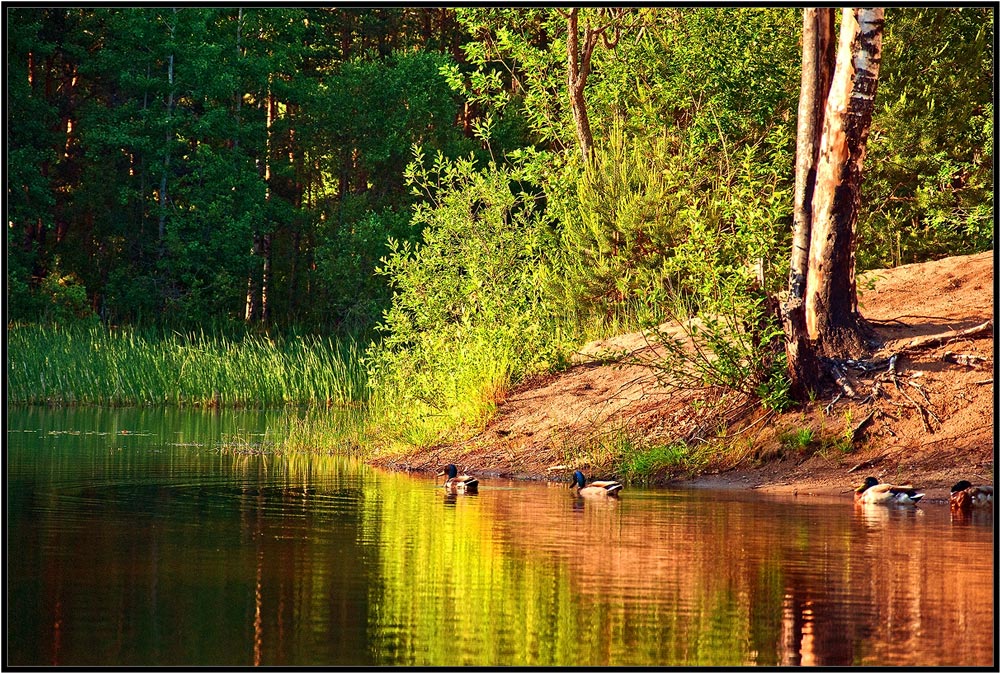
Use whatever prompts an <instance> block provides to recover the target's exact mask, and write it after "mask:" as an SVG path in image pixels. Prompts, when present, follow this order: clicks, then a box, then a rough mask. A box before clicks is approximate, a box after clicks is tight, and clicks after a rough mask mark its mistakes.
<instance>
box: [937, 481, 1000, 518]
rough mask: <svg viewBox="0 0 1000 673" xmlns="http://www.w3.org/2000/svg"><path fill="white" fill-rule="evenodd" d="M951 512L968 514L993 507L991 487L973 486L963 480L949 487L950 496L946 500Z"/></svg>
mask: <svg viewBox="0 0 1000 673" xmlns="http://www.w3.org/2000/svg"><path fill="white" fill-rule="evenodd" d="M948 502H949V503H950V504H951V508H952V509H953V510H957V511H960V512H968V511H969V510H971V509H974V508H979V507H992V506H993V487H992V486H973V485H972V484H971V483H969V482H968V481H966V480H965V479H963V480H962V481H960V482H958V483H957V484H955V485H954V486H952V487H951V496H950V497H949V498H948Z"/></svg>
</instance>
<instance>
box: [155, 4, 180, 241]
mask: <svg viewBox="0 0 1000 673" xmlns="http://www.w3.org/2000/svg"><path fill="white" fill-rule="evenodd" d="M176 29H177V8H176V7H175V8H174V23H173V24H172V25H171V26H170V42H171V49H173V41H174V31H175V30H176ZM167 83H168V84H169V86H170V89H169V90H168V91H167V133H166V137H165V138H164V140H163V141H164V148H163V173H162V174H161V175H160V218H159V227H158V229H157V235H158V239H157V241H158V246H159V256H161V257H162V256H163V252H164V246H165V244H166V243H165V241H164V239H165V237H166V233H167V205H168V203H169V199H168V198H167V175H168V173H169V172H170V145H171V141H172V140H173V129H172V128H171V125H172V119H173V115H174V54H173V52H172V51H171V53H170V55H169V56H168V57H167Z"/></svg>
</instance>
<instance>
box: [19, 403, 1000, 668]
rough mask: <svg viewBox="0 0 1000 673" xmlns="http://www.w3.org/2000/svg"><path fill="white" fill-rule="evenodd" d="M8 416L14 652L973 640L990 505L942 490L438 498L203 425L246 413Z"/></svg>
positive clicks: (444, 656)
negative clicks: (895, 504)
mask: <svg viewBox="0 0 1000 673" xmlns="http://www.w3.org/2000/svg"><path fill="white" fill-rule="evenodd" d="M11 419H13V420H9V423H10V425H9V427H8V436H7V439H8V442H9V445H10V446H9V452H8V475H7V476H8V484H7V486H8V489H7V505H8V506H7V517H8V525H9V539H10V555H9V566H8V569H9V575H8V579H9V583H8V589H7V591H8V596H9V599H10V606H11V607H10V609H11V610H12V612H11V613H10V614H16V616H17V619H16V620H10V629H9V633H8V643H9V644H10V645H11V649H10V657H11V663H14V664H19V665H25V664H42V665H45V664H64V665H86V664H95V665H123V666H139V665H183V664H201V665H253V664H264V665H286V666H305V665H342V666H352V665H435V666H441V665H444V666H447V665H463V664H469V665H529V666H545V665H621V666H642V665H661V666H669V665H676V666H693V665H719V666H729V665H740V664H750V665H768V666H771V665H795V664H818V665H851V664H855V665H869V666H870V665H914V664H928V665H953V666H955V665H988V664H991V663H992V649H991V648H992V642H993V627H992V624H993V622H992V617H993V599H992V596H993V584H992V562H991V559H992V550H993V535H992V528H991V525H990V524H991V520H987V521H985V523H984V522H981V521H978V522H977V521H970V522H954V521H951V520H950V519H949V518H948V510H947V507H946V506H938V507H934V506H930V505H929V506H927V507H925V508H923V509H922V510H920V511H891V510H889V509H887V508H879V509H873V510H855V509H853V508H852V506H851V505H850V501H849V500H847V501H846V503H845V502H842V501H839V500H835V501H834V502H833V503H823V502H819V501H816V500H815V499H803V500H801V501H794V500H789V499H785V500H781V499H777V500H774V499H767V498H760V497H755V496H753V494H739V493H722V494H719V493H710V492H698V491H643V490H641V489H631V490H629V491H628V492H626V494H624V496H623V497H622V499H621V501H620V502H617V503H591V502H586V503H585V502H581V501H578V500H576V499H574V498H573V497H572V496H571V495H570V494H569V493H568V491H567V489H566V488H565V487H564V486H563V487H555V486H553V487H547V486H545V485H543V484H531V483H520V482H518V483H515V482H506V481H503V480H491V479H484V480H483V486H482V492H481V493H480V495H479V496H475V497H474V496H461V497H449V496H447V495H446V494H445V493H444V490H443V489H441V488H440V487H439V485H438V483H439V482H438V481H437V480H436V479H435V478H434V477H432V476H426V475H407V474H400V473H383V472H379V471H375V470H371V469H368V468H366V467H364V466H363V465H361V464H360V463H358V462H356V461H354V460H352V459H350V458H348V457H345V456H340V455H326V456H317V455H305V454H295V455H288V456H277V457H276V456H268V455H242V454H232V453H226V452H220V451H219V450H217V444H218V443H219V442H221V441H224V438H225V437H228V436H232V435H233V434H241V436H244V437H257V436H261V435H262V434H265V433H266V432H267V431H268V429H269V428H272V427H276V426H277V427H281V423H282V422H283V421H282V420H281V419H278V420H277V421H276V420H275V419H274V418H273V417H269V416H267V415H263V416H259V415H255V414H249V415H241V414H238V413H231V412H226V413H224V414H220V415H215V414H210V413H209V414H205V413H190V412H180V413H179V415H178V412H176V411H174V412H170V413H164V412H157V411H144V410H110V411H106V410H24V411H18V412H16V413H14V414H11ZM122 430H126V431H127V432H126V433H125V434H122V433H121V431H122ZM886 559H891V562H887V561H886Z"/></svg>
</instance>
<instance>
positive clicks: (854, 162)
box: [783, 8, 884, 400]
mask: <svg viewBox="0 0 1000 673" xmlns="http://www.w3.org/2000/svg"><path fill="white" fill-rule="evenodd" d="M832 23H833V17H832V14H829V10H823V9H806V10H804V12H803V74H802V92H801V95H800V99H799V127H798V135H797V138H796V142H797V156H796V176H795V178H796V180H795V205H794V230H793V244H792V258H791V271H790V274H789V298H788V302H787V303H786V305H785V307H784V311H783V313H784V320H785V327H786V338H787V340H786V351H787V354H788V368H789V375H790V377H791V380H792V391H793V395H795V396H796V398H797V399H800V400H801V399H804V397H805V395H806V394H807V392H808V390H809V389H810V388H812V389H815V388H816V387H817V385H818V383H819V377H820V372H819V369H818V364H817V362H818V361H817V356H837V355H840V356H846V355H852V356H856V355H860V354H861V353H862V352H864V351H865V349H866V344H865V338H864V336H865V330H866V326H865V323H864V321H863V319H862V318H861V316H860V314H859V313H858V301H857V285H856V283H855V278H854V257H855V246H856V242H855V227H856V224H857V218H858V209H859V204H860V200H861V174H862V167H863V163H864V157H865V150H866V145H867V140H868V132H869V130H870V128H871V120H872V112H873V111H874V107H875V91H876V88H877V85H878V72H879V64H880V62H881V53H882V27H883V23H884V12H883V10H882V9H881V8H860V9H844V10H843V15H842V18H841V30H840V42H839V46H838V49H837V54H836V67H835V69H834V70H833V75H832V78H831V79H830V80H829V92H828V93H827V94H826V95H825V96H824V93H823V91H824V88H825V86H826V85H825V83H824V82H825V81H826V80H825V79H824V78H825V77H826V75H825V72H826V71H825V70H824V66H823V64H824V63H832V62H833V58H832V56H831V52H830V47H828V46H826V43H827V42H829V43H830V44H831V45H832V40H831V39H829V38H830V36H832ZM828 24H829V25H828ZM824 99H825V105H824V107H823V108H822V109H823V112H822V114H821V115H820V114H819V113H818V112H817V110H818V108H817V105H818V104H819V103H820V102H821V101H824ZM817 139H818V142H817ZM806 251H808V254H806Z"/></svg>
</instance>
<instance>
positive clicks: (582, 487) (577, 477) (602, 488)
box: [570, 470, 622, 498]
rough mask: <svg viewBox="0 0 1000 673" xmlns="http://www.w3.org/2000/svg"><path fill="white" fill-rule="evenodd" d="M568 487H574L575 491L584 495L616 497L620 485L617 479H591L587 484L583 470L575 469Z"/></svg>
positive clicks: (620, 488) (620, 487)
mask: <svg viewBox="0 0 1000 673" xmlns="http://www.w3.org/2000/svg"><path fill="white" fill-rule="evenodd" d="M570 488H576V489H577V493H578V494H580V495H586V496H593V495H596V496H599V497H604V498H606V497H608V496H612V497H618V491H620V490H622V485H621V484H620V483H618V482H617V481H592V482H590V484H589V485H588V484H587V478H586V477H584V476H583V472H581V471H580V470H577V471H576V472H574V473H573V484H572V485H571V486H570Z"/></svg>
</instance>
